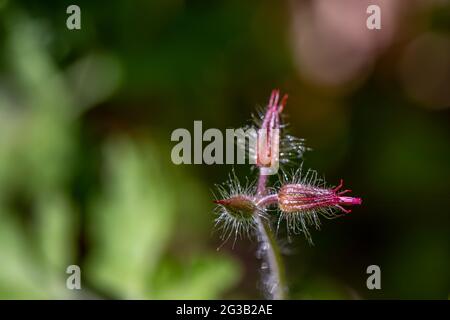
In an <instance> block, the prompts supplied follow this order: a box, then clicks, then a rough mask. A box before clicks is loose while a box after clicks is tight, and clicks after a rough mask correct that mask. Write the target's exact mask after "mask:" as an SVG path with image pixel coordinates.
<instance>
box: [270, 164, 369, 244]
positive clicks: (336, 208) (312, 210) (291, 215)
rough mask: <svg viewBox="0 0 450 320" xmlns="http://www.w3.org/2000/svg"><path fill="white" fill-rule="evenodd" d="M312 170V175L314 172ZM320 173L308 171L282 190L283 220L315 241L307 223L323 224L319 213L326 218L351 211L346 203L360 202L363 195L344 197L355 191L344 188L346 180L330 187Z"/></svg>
mask: <svg viewBox="0 0 450 320" xmlns="http://www.w3.org/2000/svg"><path fill="white" fill-rule="evenodd" d="M311 173H312V174H311ZM316 178H317V173H315V172H314V171H308V173H307V174H306V176H305V178H303V179H294V180H296V181H294V182H292V183H284V184H283V185H282V186H281V188H280V190H279V192H278V207H279V209H280V211H281V216H280V219H285V220H286V222H287V228H288V231H293V232H294V233H299V232H303V233H304V234H305V236H306V238H307V239H308V240H309V241H310V242H312V241H311V237H310V234H309V231H308V229H307V224H309V225H314V226H315V227H316V228H317V229H318V228H319V226H320V221H319V216H318V215H319V214H320V215H322V216H324V217H326V218H334V217H337V216H338V212H343V213H350V212H351V210H350V209H346V208H344V206H353V205H360V204H361V203H362V200H361V198H356V197H349V196H344V194H346V193H348V192H350V191H351V190H341V188H342V186H343V181H342V180H341V182H340V184H339V185H338V186H337V187H335V188H326V187H324V183H323V181H322V180H316Z"/></svg>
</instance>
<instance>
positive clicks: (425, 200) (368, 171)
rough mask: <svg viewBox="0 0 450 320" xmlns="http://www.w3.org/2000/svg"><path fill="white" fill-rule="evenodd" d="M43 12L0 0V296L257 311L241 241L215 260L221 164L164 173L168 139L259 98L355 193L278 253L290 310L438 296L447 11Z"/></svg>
mask: <svg viewBox="0 0 450 320" xmlns="http://www.w3.org/2000/svg"><path fill="white" fill-rule="evenodd" d="M54 2H55V1H35V2H30V1H11V0H9V1H8V0H0V47H1V51H0V298H6V299H11V298H19V299H24V298H30V299H56V298H63V299H79V298H87V299H91V298H94V299H95V298H100V299H101V298H127V299H128V298H134V299H182V298H191V299H213V298H237V299H238V298H261V297H262V296H261V293H260V292H259V290H258V285H257V283H258V281H259V272H258V270H259V261H258V260H257V259H256V257H255V249H256V247H257V245H256V243H255V241H246V240H242V241H238V243H237V244H236V245H235V247H234V248H232V241H230V242H229V243H227V244H225V245H224V247H223V248H222V249H221V250H219V251H217V250H216V248H217V247H218V246H219V245H220V244H221V241H220V239H219V235H218V234H217V233H214V232H213V219H214V216H213V213H212V210H213V204H212V202H211V200H212V192H211V191H212V190H213V188H214V184H215V183H220V182H222V181H224V180H225V179H226V177H227V174H228V172H229V171H230V170H231V168H232V167H231V166H228V165H212V166H208V165H180V166H176V165H174V164H172V162H171V159H170V152H171V148H172V147H173V146H174V145H175V143H173V142H171V141H170V135H171V132H172V131H173V130H174V129H176V128H187V129H188V130H190V131H191V130H193V121H194V120H202V121H203V127H204V129H205V128H219V129H223V130H224V129H226V128H237V127H240V126H242V125H243V124H245V123H247V120H248V119H249V118H250V114H251V113H252V112H254V109H255V107H256V106H258V105H259V106H263V105H264V104H265V103H266V102H267V99H268V97H269V94H270V91H271V90H272V89H273V88H280V89H281V91H282V92H283V93H284V92H286V93H288V94H289V101H288V105H287V107H286V113H288V114H289V118H288V122H289V124H290V132H291V133H292V134H294V135H296V136H299V137H302V138H306V141H307V145H308V146H309V147H311V148H312V149H313V151H312V152H308V153H307V154H306V155H305V165H304V166H305V167H308V168H314V169H316V170H318V171H319V173H322V174H324V175H325V177H326V179H327V180H328V182H329V183H330V184H336V183H337V182H338V181H339V179H340V178H343V179H344V181H345V185H346V186H347V187H349V188H351V189H352V190H353V194H354V195H356V196H361V197H362V198H363V205H362V206H360V207H357V208H355V209H354V210H353V212H352V214H350V215H348V216H346V217H344V218H342V219H336V220H333V221H328V220H325V221H323V227H322V231H320V232H318V231H313V232H312V236H313V239H314V242H315V246H309V245H308V244H307V242H306V241H305V239H304V238H303V237H302V236H299V237H296V239H295V241H294V242H293V243H287V241H282V246H283V250H284V251H285V260H286V265H287V272H288V283H289V285H290V297H291V298H293V299H303V298H308V299H329V298H331V299H334V298H344V299H366V298H368V299H370V298H388V299H390V298H402V299H408V298H444V299H446V298H448V296H449V293H450V290H449V289H450V273H449V270H450V236H449V232H450V215H449V206H450V197H449V180H450V168H449V160H450V148H449V138H450V131H449V113H450V110H449V106H450V90H449V89H450V86H449V84H450V37H449V34H450V4H449V1H419V0H416V1H406V0H404V1H402V0H389V1H388V0H386V1H381V0H373V1H360V0H342V1H326V0H317V1H295V0H292V1H237V0H228V1H183V0H149V1H143V0H140V1H128V2H127V1H96V2H94V1H87V0H85V1H76V2H72V1H58V3H57V4H56V3H54ZM70 4H77V5H79V6H80V8H81V25H82V28H81V30H68V29H67V28H66V19H67V17H68V16H69V15H68V14H66V8H67V7H68V6H69V5H70ZM369 4H378V5H379V6H380V7H381V13H382V15H381V23H382V28H381V30H368V29H367V28H366V18H367V17H368V14H367V13H366V8H367V6H368V5H369ZM235 169H236V172H237V174H238V175H239V176H241V177H244V176H246V175H248V176H249V177H250V178H252V175H253V173H252V172H251V171H250V170H249V168H248V166H242V165H241V166H236V168H235ZM71 264H77V265H79V266H80V267H81V272H82V288H83V289H82V290H74V291H71V290H68V289H66V286H65V285H66V278H67V277H68V275H67V274H66V268H67V266H68V265H71ZM372 264H376V265H379V266H380V268H381V286H382V289H381V290H372V291H371V290H368V289H367V287H366V279H367V277H368V275H367V274H366V268H367V267H368V266H369V265H372Z"/></svg>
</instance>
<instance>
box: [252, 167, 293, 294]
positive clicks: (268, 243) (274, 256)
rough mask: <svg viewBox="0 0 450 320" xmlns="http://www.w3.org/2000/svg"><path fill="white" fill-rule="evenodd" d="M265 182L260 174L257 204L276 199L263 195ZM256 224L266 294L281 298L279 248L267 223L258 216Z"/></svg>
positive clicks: (281, 276)
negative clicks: (262, 260) (264, 270)
mask: <svg viewBox="0 0 450 320" xmlns="http://www.w3.org/2000/svg"><path fill="white" fill-rule="evenodd" d="M266 183H267V176H266V175H261V174H260V175H259V178H258V196H260V197H262V198H261V199H260V201H259V204H265V205H268V204H270V203H272V202H273V201H274V200H276V197H274V196H271V195H269V196H265V194H266V193H267V187H266ZM275 196H276V195H275ZM257 224H258V233H259V246H260V248H259V250H260V253H261V255H262V257H263V259H264V263H265V264H266V266H267V269H268V270H267V271H268V274H267V276H266V277H267V278H265V279H264V287H265V289H266V294H267V296H268V298H270V299H274V300H282V299H284V298H285V295H286V283H285V275H284V265H283V261H282V259H281V254H280V250H279V248H278V244H277V242H276V239H275V236H274V235H273V232H272V229H271V228H270V225H269V223H268V222H267V221H265V220H263V219H262V218H261V217H259V216H258V217H257Z"/></svg>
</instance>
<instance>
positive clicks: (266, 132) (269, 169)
mask: <svg viewBox="0 0 450 320" xmlns="http://www.w3.org/2000/svg"><path fill="white" fill-rule="evenodd" d="M287 97H288V96H287V95H284V96H283V98H282V99H281V102H279V98H280V92H279V90H273V91H272V94H271V96H270V100H269V105H268V106H267V111H266V114H265V116H264V118H263V122H262V124H261V127H260V128H259V130H258V136H257V140H256V165H257V166H258V167H260V168H261V170H262V171H261V173H262V174H263V175H270V174H275V173H276V172H277V171H278V167H279V155H280V114H281V112H282V111H283V108H284V106H285V105H286V101H287Z"/></svg>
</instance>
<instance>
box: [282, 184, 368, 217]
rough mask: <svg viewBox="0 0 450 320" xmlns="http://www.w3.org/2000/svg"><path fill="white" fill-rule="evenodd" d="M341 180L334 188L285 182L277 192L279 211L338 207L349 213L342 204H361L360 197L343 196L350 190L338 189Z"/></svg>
mask: <svg viewBox="0 0 450 320" xmlns="http://www.w3.org/2000/svg"><path fill="white" fill-rule="evenodd" d="M342 185H343V181H342V180H341V183H340V184H339V186H337V187H336V188H334V189H325V188H319V187H314V186H310V185H304V184H286V185H284V186H282V187H281V189H280V191H279V193H278V205H279V207H280V209H281V211H283V212H286V213H289V212H308V211H314V210H320V209H328V208H333V207H335V208H338V209H339V210H341V211H343V212H344V213H350V212H351V210H350V209H345V208H344V207H342V206H352V205H359V204H361V202H362V200H361V198H354V197H348V196H343V194H345V193H348V192H350V191H351V190H343V191H339V190H340V189H341V188H342Z"/></svg>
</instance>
